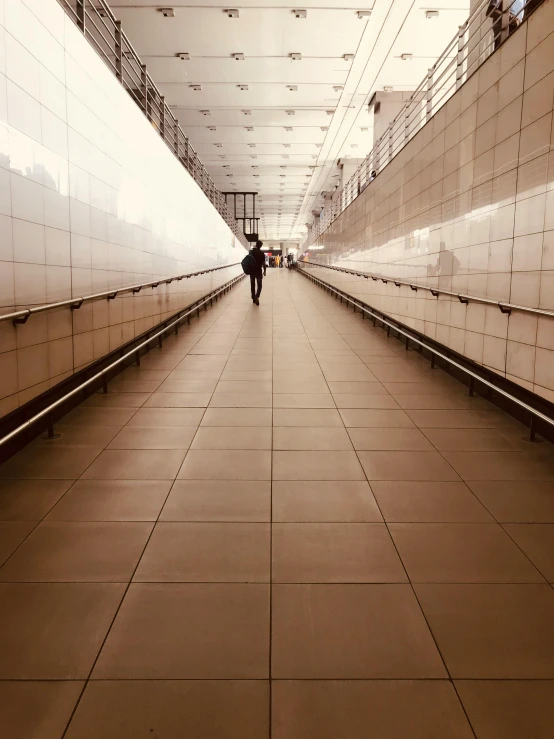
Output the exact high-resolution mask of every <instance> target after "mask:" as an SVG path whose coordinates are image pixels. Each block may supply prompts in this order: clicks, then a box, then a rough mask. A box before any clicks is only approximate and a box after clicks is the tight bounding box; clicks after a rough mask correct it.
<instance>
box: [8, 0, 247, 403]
mask: <svg viewBox="0 0 554 739" xmlns="http://www.w3.org/2000/svg"><path fill="white" fill-rule="evenodd" d="M243 256H244V250H243V247H242V246H241V245H240V243H239V242H238V241H236V239H235V237H234V235H233V234H232V232H231V231H230V229H229V228H228V226H227V225H226V223H225V222H224V221H223V219H222V218H221V217H220V216H219V214H218V213H217V212H216V210H215V209H214V208H213V206H212V205H211V203H210V202H209V201H208V200H207V198H206V197H205V196H204V194H203V193H202V192H201V190H200V189H199V188H198V186H197V185H196V184H195V182H194V181H193V180H192V179H191V177H190V176H189V174H188V173H187V172H186V170H185V169H184V168H183V167H182V166H181V165H180V164H179V162H178V161H177V160H176V159H175V157H174V156H173V155H172V154H171V153H170V151H169V150H168V149H167V148H166V146H165V144H164V143H163V142H162V141H161V139H160V137H159V136H158V134H157V133H156V132H155V131H154V130H153V129H152V128H151V126H150V124H149V123H148V121H147V120H146V118H144V116H143V115H142V113H141V112H140V111H139V109H138V108H137V106H136V104H135V103H134V102H133V100H132V99H131V98H130V97H128V95H127V94H126V93H125V92H124V91H123V89H122V88H121V86H120V85H119V83H118V82H117V80H116V79H115V77H114V76H113V74H112V73H111V72H110V70H109V69H108V68H107V67H106V65H105V64H104V62H103V61H102V60H101V59H100V58H99V57H98V56H97V54H96V52H95V51H94V49H93V48H92V47H91V46H90V45H89V43H88V42H87V41H86V40H85V39H84V38H83V36H82V34H81V33H80V32H79V30H78V29H77V28H76V26H75V25H74V24H73V22H72V21H71V20H70V18H69V17H68V16H66V14H65V13H64V11H63V9H62V8H61V7H60V6H59V5H58V3H57V2H56V0H0V311H1V312H2V313H9V312H11V311H13V310H15V309H19V308H24V307H29V306H32V305H38V304H43V303H45V302H53V301H58V300H64V299H67V298H70V297H78V296H82V295H86V294H91V293H96V292H102V291H104V290H107V289H109V288H114V287H122V286H125V285H130V284H135V283H139V282H147V281H150V280H153V279H155V278H156V277H158V276H169V275H172V274H181V273H185V272H195V271H197V270H200V269H204V268H206V267H211V266H217V265H222V264H233V263H236V262H239V261H240V260H241V259H242V257H243ZM239 269H240V268H239ZM239 269H237V268H236V267H230V268H229V269H224V270H221V271H218V272H215V273H211V274H208V275H205V276H203V277H196V278H194V279H191V280H183V281H182V282H177V283H173V284H171V285H169V286H168V285H166V286H160V287H158V288H156V289H154V290H148V291H146V290H145V291H143V292H141V293H138V294H136V295H132V294H130V295H129V294H125V295H122V296H121V297H117V298H116V299H115V300H113V301H109V302H108V301H99V302H95V303H89V304H85V305H83V307H82V308H81V309H80V310H78V311H75V312H74V313H73V314H72V313H71V311H69V310H68V309H62V310H59V311H55V312H51V313H44V314H40V315H36V316H33V317H32V318H30V319H29V321H28V322H27V323H26V324H25V325H23V326H18V327H17V328H14V327H12V325H11V323H10V322H3V323H0V377H1V378H2V381H1V382H0V416H1V415H4V414H6V413H8V412H9V411H11V410H13V409H14V408H16V407H18V406H19V405H22V404H23V403H25V402H26V401H28V400H29V399H31V398H32V397H34V396H36V395H37V394H39V393H41V392H43V391H44V390H46V389H48V388H49V387H52V386H53V385H55V384H56V383H58V382H59V381H60V380H62V379H63V378H65V377H66V376H67V375H69V374H71V373H72V372H73V371H74V370H76V369H79V368H81V367H83V366H84V365H86V364H87V363H89V362H91V361H92V360H94V359H97V358H99V357H101V356H102V355H103V354H105V353H106V352H108V351H110V350H112V349H114V348H116V347H117V346H119V345H121V344H122V343H124V342H126V341H128V340H129V339H131V338H133V337H134V336H135V335H137V334H140V333H142V332H143V331H145V330H146V329H147V328H149V327H151V326H154V325H156V324H157V323H159V322H160V321H161V320H162V319H163V318H164V317H166V316H168V315H171V314H172V313H174V312H175V311H177V310H178V309H179V308H181V307H182V306H184V305H186V304H188V303H190V302H192V301H193V300H194V299H195V298H196V297H198V296H200V295H202V294H204V293H206V292H208V290H210V289H212V288H213V287H216V286H218V285H219V284H222V283H223V282H226V281H227V280H229V279H230V278H231V277H233V276H234V275H236V274H238V271H239Z"/></svg>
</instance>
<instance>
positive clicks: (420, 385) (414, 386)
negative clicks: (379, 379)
mask: <svg viewBox="0 0 554 739" xmlns="http://www.w3.org/2000/svg"><path fill="white" fill-rule="evenodd" d="M456 386H458V388H456ZM383 387H385V388H386V390H387V392H389V393H393V394H394V395H419V396H422V395H444V393H445V386H444V384H443V383H441V382H439V381H438V379H435V378H433V379H432V380H422V381H421V382H387V381H386V380H384V381H383ZM456 389H458V390H459V392H457V393H456V394H457V395H461V394H462V393H463V392H464V388H463V385H462V384H461V383H456V384H455V385H454V386H453V387H452V388H451V392H456ZM466 392H467V390H466Z"/></svg>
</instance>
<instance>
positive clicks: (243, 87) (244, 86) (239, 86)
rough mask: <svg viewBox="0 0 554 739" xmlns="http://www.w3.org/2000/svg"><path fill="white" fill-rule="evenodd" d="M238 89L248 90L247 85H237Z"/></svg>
mask: <svg viewBox="0 0 554 739" xmlns="http://www.w3.org/2000/svg"><path fill="white" fill-rule="evenodd" d="M237 87H238V88H239V90H248V85H237Z"/></svg>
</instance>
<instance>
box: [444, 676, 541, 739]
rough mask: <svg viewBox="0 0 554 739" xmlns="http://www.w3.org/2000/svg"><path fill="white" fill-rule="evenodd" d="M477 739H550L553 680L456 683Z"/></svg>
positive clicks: (464, 681) (457, 681) (459, 681)
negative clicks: (528, 738)
mask: <svg viewBox="0 0 554 739" xmlns="http://www.w3.org/2000/svg"><path fill="white" fill-rule="evenodd" d="M456 690H457V691H458V695H459V696H460V698H461V700H462V703H463V706H464V708H465V710H466V712H467V715H468V717H469V720H470V721H471V724H472V726H473V727H474V729H475V731H476V733H477V736H478V737H479V739H481V737H482V739H525V737H533V739H550V738H551V737H552V705H553V704H554V681H548V680H456Z"/></svg>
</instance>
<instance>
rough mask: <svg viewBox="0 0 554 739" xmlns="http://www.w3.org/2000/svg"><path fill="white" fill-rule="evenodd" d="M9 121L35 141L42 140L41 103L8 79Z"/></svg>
mask: <svg viewBox="0 0 554 739" xmlns="http://www.w3.org/2000/svg"><path fill="white" fill-rule="evenodd" d="M6 92H7V101H8V123H9V125H10V126H13V127H14V128H16V129H17V130H18V131H21V132H22V133H25V134H26V135H27V136H30V137H31V138H32V139H34V140H35V141H40V138H41V127H40V103H39V101H38V100H37V99H36V98H34V97H32V96H31V95H29V93H27V92H25V90H23V89H22V88H21V87H18V85H16V84H14V83H13V82H12V81H11V80H9V79H8V81H7V84H6Z"/></svg>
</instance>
